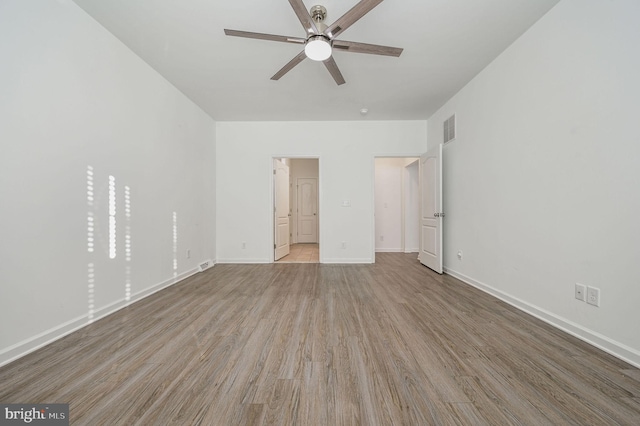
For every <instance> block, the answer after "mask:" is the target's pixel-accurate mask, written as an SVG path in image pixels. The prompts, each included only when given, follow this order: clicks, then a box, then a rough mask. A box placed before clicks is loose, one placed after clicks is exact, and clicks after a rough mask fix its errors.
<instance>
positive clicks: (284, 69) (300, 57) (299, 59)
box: [271, 50, 307, 80]
mask: <svg viewBox="0 0 640 426" xmlns="http://www.w3.org/2000/svg"><path fill="white" fill-rule="evenodd" d="M306 57H307V55H306V54H305V53H304V50H303V51H302V52H300V53H298V55H297V56H296V57H295V58H293V59H292V60H290V61H289V63H288V64H287V65H285V66H284V67H282V69H281V70H280V71H278V72H277V73H275V74H274V76H273V77H271V80H280V77H282V76H283V75H285V74H286V73H288V72H289V71H291V69H293V67H295V66H296V65H298V64H299V63H300V62H302V61H304V59H305V58H306Z"/></svg>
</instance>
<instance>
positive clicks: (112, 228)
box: [109, 176, 116, 259]
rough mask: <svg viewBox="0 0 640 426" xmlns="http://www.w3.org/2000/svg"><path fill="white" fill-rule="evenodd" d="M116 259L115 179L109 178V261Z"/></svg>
mask: <svg viewBox="0 0 640 426" xmlns="http://www.w3.org/2000/svg"><path fill="white" fill-rule="evenodd" d="M115 258H116V179H115V178H114V177H113V176H109V259H115Z"/></svg>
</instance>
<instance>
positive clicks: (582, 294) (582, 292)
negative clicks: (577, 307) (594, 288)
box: [576, 283, 587, 302]
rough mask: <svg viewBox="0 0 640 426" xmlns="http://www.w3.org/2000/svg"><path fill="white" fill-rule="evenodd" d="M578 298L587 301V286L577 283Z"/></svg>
mask: <svg viewBox="0 0 640 426" xmlns="http://www.w3.org/2000/svg"><path fill="white" fill-rule="evenodd" d="M576 299H578V300H582V301H583V302H586V301H587V286H585V285H584V284H578V283H576Z"/></svg>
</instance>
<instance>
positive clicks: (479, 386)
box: [0, 253, 640, 425]
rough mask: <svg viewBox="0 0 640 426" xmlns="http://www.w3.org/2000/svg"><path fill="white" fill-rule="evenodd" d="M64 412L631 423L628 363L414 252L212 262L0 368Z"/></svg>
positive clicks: (637, 375) (256, 421) (1, 395)
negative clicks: (327, 260)
mask: <svg viewBox="0 0 640 426" xmlns="http://www.w3.org/2000/svg"><path fill="white" fill-rule="evenodd" d="M0 401H1V402H4V403H9V402H16V403H18V402H31V403H35V402H49V403H53V402H69V403H70V417H71V423H72V424H87V425H94V424H175V425H191V424H193V425H196V424H202V425H235V424H243V425H245V424H247V425H287V424H296V425H389V424H393V425H448V424H452V425H455V424H459V425H468V424H474V425H483V424H486V425H501V424H504V425H512V424H523V425H537V424H541V425H544V424H553V425H555V424H581V425H582V424H621V425H634V424H640V371H639V370H638V369H636V368H634V367H632V366H630V365H628V364H627V363H625V362H623V361H620V360H619V359H616V358H614V357H612V356H611V355H608V354H605V353H603V352H601V351H600V350H598V349H596V348H594V347H592V346H590V345H588V344H586V343H584V342H582V341H580V340H578V339H576V338H574V337H572V336H569V335H567V334H565V333H563V332H562V331H560V330H558V329H555V328H552V327H550V326H549V325H547V324H545V323H543V322H542V321H540V320H537V319H536V318H533V317H531V316H529V315H527V314H526V313H523V312H521V311H518V310H516V309H514V308H512V307H510V306H509V305H507V304H505V303H504V302H502V301H500V300H497V299H495V298H493V297H492V296H490V295H488V294H486V293H483V292H481V291H479V290H477V289H475V288H472V287H469V286H468V285H465V284H463V283H461V282H459V281H458V280H456V279H454V278H452V277H450V276H447V275H438V274H435V273H433V272H431V271H430V270H428V269H427V268H425V267H423V266H422V265H420V264H419V263H418V262H417V260H416V259H415V255H406V254H398V253H379V254H377V255H376V264H374V265H322V264H272V265H264V264H263V265H216V266H215V267H214V268H211V269H209V270H207V271H205V272H204V273H201V274H198V275H195V276H193V277H191V278H189V279H187V280H185V281H183V282H181V283H179V284H177V285H174V286H172V287H169V288H167V289H165V290H163V291H160V292H158V293H155V294H153V295H151V296H149V297H148V298H146V299H144V300H142V301H140V302H138V303H135V304H133V305H130V306H128V307H126V308H124V309H122V310H120V311H118V312H116V313H114V314H113V315H111V316H109V317H107V318H105V319H103V320H100V321H96V322H94V323H92V324H90V325H88V326H87V327H84V328H83V329H81V330H79V331H77V332H75V333H72V334H70V335H69V336H66V337H64V338H62V339H60V340H58V341H56V342H54V343H52V344H51V345H48V346H46V347H44V348H42V349H40V350H38V351H36V352H34V353H32V354H29V355H27V356H25V357H23V358H21V359H19V360H17V361H15V362H13V363H12V364H9V365H7V366H5V367H2V368H0Z"/></svg>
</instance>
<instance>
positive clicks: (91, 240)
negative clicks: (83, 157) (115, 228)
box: [87, 166, 94, 253]
mask: <svg viewBox="0 0 640 426" xmlns="http://www.w3.org/2000/svg"><path fill="white" fill-rule="evenodd" d="M87 206H88V207H89V208H88V210H89V211H88V213H87V251H88V252H89V253H93V248H94V233H93V231H94V222H93V167H91V166H87Z"/></svg>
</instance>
